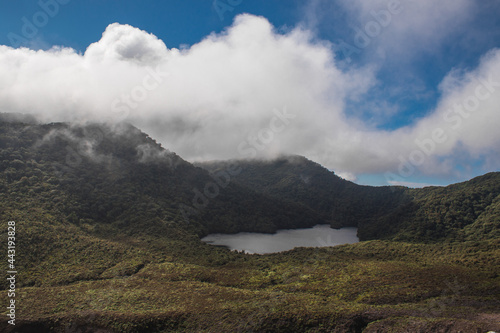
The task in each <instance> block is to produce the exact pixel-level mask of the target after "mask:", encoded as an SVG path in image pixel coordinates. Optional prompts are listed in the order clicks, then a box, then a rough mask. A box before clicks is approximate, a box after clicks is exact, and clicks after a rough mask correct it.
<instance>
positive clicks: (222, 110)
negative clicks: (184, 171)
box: [0, 0, 500, 182]
mask: <svg viewBox="0 0 500 333" xmlns="http://www.w3.org/2000/svg"><path fill="white" fill-rule="evenodd" d="M454 3H464V5H465V4H466V3H467V0H461V1H457V2H454ZM361 10H363V11H367V10H368V9H365V8H362V9H361ZM314 37H315V36H314V35H313V34H312V33H311V32H310V31H308V30H306V29H303V28H296V29H294V30H292V31H290V32H288V33H285V34H282V33H277V32H276V31H275V29H274V27H273V26H272V25H271V24H270V23H269V22H268V21H267V20H266V19H265V18H262V17H257V16H252V15H248V14H244V15H240V16H238V17H236V19H235V21H234V23H233V25H232V26H231V27H229V28H228V29H227V30H226V31H224V32H223V33H221V34H212V35H210V36H208V37H206V38H205V39H204V40H202V41H201V42H199V43H197V44H195V45H192V46H191V47H189V48H186V49H181V50H179V49H169V48H167V46H166V45H165V44H164V43H163V42H162V41H161V40H159V39H158V38H156V37H155V36H154V35H151V34H149V33H147V32H145V31H141V30H139V29H137V28H134V27H131V26H129V25H121V24H118V23H114V24H111V25H110V26H108V28H107V29H106V31H105V32H104V33H103V35H102V38H101V40H100V41H98V42H96V43H94V44H92V45H90V46H89V47H88V48H87V50H86V52H85V53H84V54H79V53H77V52H76V51H74V50H73V49H69V48H64V47H55V48H52V49H50V50H48V51H33V50H30V49H26V48H19V49H14V48H11V47H7V46H0V112H24V113H32V114H35V115H37V116H39V117H40V118H41V119H43V120H45V121H108V122H117V121H122V120H125V121H128V122H131V123H132V124H134V125H136V126H138V127H140V128H141V129H142V130H144V131H145V132H147V133H148V134H150V135H151V136H153V137H154V138H155V139H157V140H158V141H159V142H161V143H162V144H163V146H164V147H166V148H168V149H169V150H171V151H174V152H176V153H178V154H179V155H180V156H182V157H183V158H185V159H187V160H190V161H200V160H210V159H227V158H247V157H254V156H262V157H270V156H275V155H276V154H280V153H285V154H301V155H305V156H306V157H308V158H311V159H313V160H315V161H317V162H319V163H321V164H323V165H325V166H327V167H328V168H331V169H333V170H335V171H338V172H340V173H346V174H347V173H349V174H360V173H383V172H389V173H390V174H388V180H390V181H392V182H394V181H398V179H399V178H405V177H411V176H412V175H413V174H415V173H416V172H422V173H425V174H434V175H435V174H447V173H453V172H459V171H458V170H459V169H460V170H462V169H463V168H462V167H457V165H459V164H462V163H464V161H470V159H471V158H472V159H480V160H481V163H483V165H484V169H485V170H494V169H498V166H499V165H500V158H498V157H497V156H500V154H499V153H500V151H499V150H500V149H499V148H498V147H500V131H498V130H497V129H496V126H497V124H499V123H500V112H498V105H500V84H499V83H498V82H497V81H496V78H500V50H497V49H494V50H491V51H490V52H489V53H488V54H486V55H484V56H483V58H482V60H481V61H480V64H479V65H478V66H477V68H474V69H471V70H469V71H459V70H456V71H452V72H450V73H449V75H448V76H447V77H445V78H444V79H443V81H442V84H441V85H440V87H439V89H440V93H441V98H440V101H439V104H438V106H437V107H436V108H435V110H431V112H430V113H429V115H428V116H427V117H426V118H424V119H421V120H419V121H417V122H416V123H414V124H412V125H411V126H406V127H403V128H399V129H397V130H394V131H382V130H376V129H374V128H371V127H369V126H368V125H366V124H364V123H363V121H362V120H360V119H356V118H353V117H348V115H347V114H346V111H345V103H346V100H347V99H349V98H351V99H352V98H359V96H363V94H365V93H366V92H367V91H368V90H369V89H370V88H371V87H373V85H375V84H376V78H375V73H374V72H373V70H372V69H370V68H355V69H352V70H345V69H342V70H341V69H340V68H339V65H338V63H337V62H336V59H335V55H334V52H333V51H332V48H331V46H330V45H329V44H328V43H324V42H321V41H318V40H317V39H315V38H314ZM398 177H399V178H398ZM399 181H401V179H399Z"/></svg>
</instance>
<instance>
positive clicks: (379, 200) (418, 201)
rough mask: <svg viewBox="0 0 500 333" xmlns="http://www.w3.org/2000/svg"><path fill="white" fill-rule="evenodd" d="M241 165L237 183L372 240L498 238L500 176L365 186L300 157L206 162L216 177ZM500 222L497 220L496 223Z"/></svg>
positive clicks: (497, 174) (361, 237) (490, 175)
mask: <svg viewBox="0 0 500 333" xmlns="http://www.w3.org/2000/svg"><path fill="white" fill-rule="evenodd" d="M230 163H231V164H235V163H237V164H238V165H239V166H240V167H241V168H242V170H243V171H242V172H241V173H240V174H239V175H238V176H237V177H236V178H235V181H236V182H238V183H240V184H242V185H244V186H247V187H249V188H252V189H254V190H255V191H257V192H261V193H264V194H266V195H269V196H271V197H274V198H277V199H282V200H288V201H291V202H294V203H299V204H303V205H305V206H307V207H309V208H311V209H313V210H314V211H316V212H317V213H318V214H319V215H320V216H322V217H323V218H324V219H325V220H327V221H329V223H330V224H331V225H332V226H333V227H341V226H356V227H358V228H359V229H358V236H359V237H360V239H362V240H368V239H382V238H383V239H396V240H405V241H424V242H428V241H437V240H443V239H448V240H463V239H471V240H472V239H493V238H495V237H498V228H499V227H500V224H499V223H498V215H496V213H495V212H497V211H498V202H499V200H500V173H491V174H488V175H484V176H482V177H477V178H475V179H473V180H471V181H468V182H464V183H461V184H455V185H451V186H447V187H428V188H423V189H408V188H404V187H395V186H385V187H371V186H360V185H357V184H354V183H352V182H350V181H347V180H344V179H342V178H340V177H338V176H337V175H335V174H334V173H333V172H331V171H329V170H327V169H326V168H324V167H322V166H321V165H319V164H317V163H314V162H312V161H309V160H307V159H306V158H304V157H301V156H285V157H280V158H278V159H276V160H272V161H251V160H241V161H231V162H225V161H221V162H206V163H199V164H197V165H199V166H201V167H203V168H206V169H207V170H210V171H211V172H217V171H218V170H221V169H224V168H226V167H227V165H229V164H230ZM495 216H497V217H495Z"/></svg>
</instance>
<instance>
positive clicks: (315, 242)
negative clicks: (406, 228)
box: [202, 224, 359, 254]
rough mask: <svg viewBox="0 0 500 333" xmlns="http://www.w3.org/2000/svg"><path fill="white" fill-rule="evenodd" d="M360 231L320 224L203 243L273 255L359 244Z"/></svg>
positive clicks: (221, 237) (212, 237)
mask: <svg viewBox="0 0 500 333" xmlns="http://www.w3.org/2000/svg"><path fill="white" fill-rule="evenodd" d="M356 233H357V228H342V229H332V228H330V226H329V225H325V224H321V225H317V226H315V227H313V228H307V229H293V230H278V231H277V232H276V233H275V234H260V233H253V232H240V233H238V234H234V235H225V234H211V235H208V236H207V237H205V238H203V239H202V241H204V242H206V243H208V244H212V245H219V246H226V247H228V248H229V249H231V250H238V251H245V252H246V253H258V254H265V253H274V252H281V251H288V250H291V249H293V248H295V247H325V246H335V245H342V244H353V243H357V242H359V239H358V237H357V236H356Z"/></svg>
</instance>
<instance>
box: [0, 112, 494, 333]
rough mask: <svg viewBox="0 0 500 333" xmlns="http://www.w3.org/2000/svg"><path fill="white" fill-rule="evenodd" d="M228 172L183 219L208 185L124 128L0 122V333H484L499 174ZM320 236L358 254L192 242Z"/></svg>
mask: <svg viewBox="0 0 500 333" xmlns="http://www.w3.org/2000/svg"><path fill="white" fill-rule="evenodd" d="M245 163H246V164H245ZM273 163H274V164H273ZM240 166H241V167H242V168H243V171H242V172H241V173H240V174H239V175H238V176H235V177H233V178H232V179H231V182H230V183H229V184H228V185H227V186H226V187H224V188H222V187H221V188H220V193H219V194H218V195H217V196H214V198H211V199H210V200H209V202H208V204H207V205H205V206H204V207H202V209H198V212H197V213H192V214H189V216H188V218H189V221H186V219H185V217H184V216H183V214H182V210H181V207H184V206H182V205H185V206H189V207H194V206H193V197H194V195H195V192H194V191H193V189H199V190H200V191H202V192H203V189H204V187H205V186H206V184H207V183H210V182H214V180H213V178H212V177H211V176H210V174H209V173H208V172H207V171H205V170H203V169H201V168H198V167H195V166H193V165H191V164H189V163H187V162H185V161H183V160H182V159H181V158H180V157H178V156H177V155H175V154H174V153H169V152H166V151H165V150H163V148H161V146H160V145H158V144H157V143H156V142H154V140H152V139H151V138H149V137H148V136H147V135H146V134H144V133H141V132H140V131H139V130H137V129H135V128H133V127H132V126H127V125H122V126H117V127H109V126H104V125H95V124H94V125H81V126H76V125H75V126H70V125H68V124H48V125H36V124H33V123H29V124H28V123H26V122H25V123H21V122H19V119H14V120H11V121H9V122H5V121H4V122H0V172H1V177H0V199H1V200H0V221H4V222H2V223H4V224H3V225H4V226H6V222H7V221H9V220H14V221H16V238H17V244H16V249H17V252H16V268H17V270H18V271H19V275H18V281H17V282H16V283H17V286H16V287H17V290H16V301H17V307H16V313H17V320H16V327H15V328H13V327H12V326H9V325H7V323H6V320H5V321H2V322H1V323H0V330H1V331H5V332H17V331H23V332H95V331H98V330H101V332H391V331H393V332H400V331H404V330H409V331H414V332H418V331H421V332H430V331H438V330H441V331H443V332H455V331H459V330H461V331H464V332H468V331H476V330H478V331H480V332H481V331H484V332H486V331H488V330H500V327H499V326H498V322H499V313H498V308H500V300H499V295H500V247H499V245H500V238H499V237H498V236H499V231H498V230H499V228H498V226H499V223H500V221H499V216H500V215H499V213H500V201H499V200H500V199H499V184H500V182H499V180H500V177H499V174H489V175H485V176H483V177H479V178H477V179H474V180H472V181H470V182H466V183H463V184H457V185H453V186H450V187H446V188H426V189H422V190H409V189H405V188H395V189H394V188H389V187H386V188H370V187H360V186H357V185H355V184H353V183H349V182H346V181H344V180H341V179H340V178H338V177H336V176H335V175H334V174H333V173H331V172H329V171H328V170H326V169H324V168H322V167H321V166H319V165H317V164H314V163H312V162H310V161H307V160H305V159H303V158H299V157H298V158H295V160H293V161H292V160H290V159H286V160H285V159H283V160H279V161H275V162H272V163H262V162H248V161H247V162H240ZM204 167H207V166H206V165H205V166H204ZM212 167H213V169H211V170H212V171H214V170H221V168H222V169H224V168H227V165H220V164H219V165H217V166H216V165H215V164H212ZM339 216H340V217H341V218H339ZM324 221H328V222H330V223H332V224H334V225H356V226H358V227H359V232H360V234H361V235H362V236H363V238H364V239H372V240H370V241H365V242H361V243H358V244H352V245H343V246H338V247H333V248H316V249H313V248H299V249H294V250H292V251H288V252H285V253H277V254H270V255H262V256H261V255H245V254H242V253H237V252H235V251H229V250H227V249H224V248H220V247H213V246H209V245H207V244H204V243H203V242H201V241H200V236H203V235H205V234H207V233H210V232H215V231H218V232H238V231H265V232H273V231H275V230H276V229H279V228H294V227H304V226H310V225H314V224H317V223H320V222H324ZM346 221H347V222H346ZM429 230H430V232H428V231H429ZM6 236H7V235H6V227H5V232H2V233H1V234H0V242H1V244H2V246H3V247H2V248H3V251H4V253H6V252H7V251H6V245H5V244H6ZM6 263H7V262H6V260H4V263H3V266H1V267H2V269H4V271H6V270H7V269H6ZM0 286H1V287H2V289H3V290H5V289H7V283H6V281H3V282H2V283H1V284H0ZM4 295H5V293H4ZM7 300H8V299H7V297H5V296H4V297H2V299H1V302H0V305H1V306H2V307H3V308H4V309H5V306H6V302H7ZM3 316H4V318H7V317H6V316H5V314H3ZM16 329H17V331H16Z"/></svg>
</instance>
